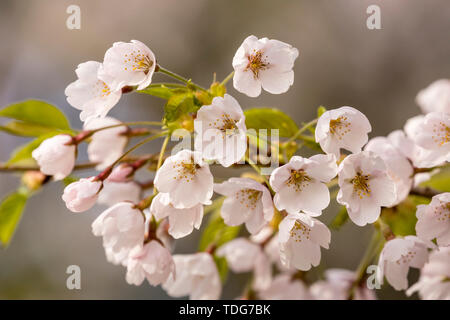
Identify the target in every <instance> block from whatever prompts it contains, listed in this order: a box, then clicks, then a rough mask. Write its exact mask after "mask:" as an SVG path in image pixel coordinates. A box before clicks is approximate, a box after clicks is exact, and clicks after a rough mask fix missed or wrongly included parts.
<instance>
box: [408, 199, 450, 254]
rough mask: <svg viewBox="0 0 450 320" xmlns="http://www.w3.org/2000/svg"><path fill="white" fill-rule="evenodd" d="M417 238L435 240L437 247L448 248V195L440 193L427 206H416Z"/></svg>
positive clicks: (449, 237) (449, 238)
mask: <svg viewBox="0 0 450 320" xmlns="http://www.w3.org/2000/svg"><path fill="white" fill-rule="evenodd" d="M416 215H417V219H418V221H417V223H416V233H417V236H418V237H419V238H421V239H423V240H428V241H430V240H433V239H436V243H437V244H438V246H450V193H449V192H447V193H441V194H438V195H436V196H434V197H433V198H432V199H431V203H430V204H428V205H425V204H422V205H418V206H417V213H416Z"/></svg>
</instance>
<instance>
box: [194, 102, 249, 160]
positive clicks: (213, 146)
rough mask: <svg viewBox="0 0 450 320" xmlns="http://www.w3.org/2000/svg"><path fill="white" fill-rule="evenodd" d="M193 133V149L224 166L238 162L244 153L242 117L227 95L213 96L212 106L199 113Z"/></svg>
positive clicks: (202, 109) (245, 140)
mask: <svg viewBox="0 0 450 320" xmlns="http://www.w3.org/2000/svg"><path fill="white" fill-rule="evenodd" d="M194 130H195V132H196V134H197V135H196V137H195V150H196V151H199V152H201V153H202V154H203V157H204V158H205V159H207V160H217V161H218V162H219V163H220V164H221V165H223V166H224V167H229V166H230V165H232V164H233V163H236V162H238V161H239V160H241V159H242V157H243V156H244V154H245V151H246V150H247V136H246V130H247V128H246V126H245V116H244V113H243V112H242V109H241V106H240V105H239V103H238V102H237V101H236V99H234V98H233V97H232V96H230V95H229V94H225V96H224V97H223V98H222V97H215V98H214V99H213V101H212V103H211V105H207V106H203V107H201V108H200V110H198V112H197V118H196V120H195V121H194Z"/></svg>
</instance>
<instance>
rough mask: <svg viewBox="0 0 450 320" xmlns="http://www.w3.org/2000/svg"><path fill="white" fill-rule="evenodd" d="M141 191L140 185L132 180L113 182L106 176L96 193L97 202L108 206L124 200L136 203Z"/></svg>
mask: <svg viewBox="0 0 450 320" xmlns="http://www.w3.org/2000/svg"><path fill="white" fill-rule="evenodd" d="M141 191H142V190H141V187H140V186H139V185H138V184H137V183H136V182H134V181H125V182H114V181H111V180H109V177H108V179H106V180H105V181H104V182H103V189H102V192H100V194H99V195H98V200H97V202H98V203H99V204H105V205H108V206H112V205H115V204H116V203H119V202H125V201H128V202H132V203H138V202H139V200H140V196H141Z"/></svg>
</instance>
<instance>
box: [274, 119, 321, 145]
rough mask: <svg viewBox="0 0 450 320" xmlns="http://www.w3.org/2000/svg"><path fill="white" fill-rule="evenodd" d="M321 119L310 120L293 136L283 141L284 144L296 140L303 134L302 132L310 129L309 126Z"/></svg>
mask: <svg viewBox="0 0 450 320" xmlns="http://www.w3.org/2000/svg"><path fill="white" fill-rule="evenodd" d="M318 120H319V119H314V120H312V121H310V122H308V123H307V124H305V125H304V126H303V127H301V128H300V129H299V130H298V131H297V132H296V133H295V134H294V135H293V136H292V137H291V138H289V140H287V141H286V142H284V143H283V145H288V144H289V143H291V142H292V141H295V140H296V139H297V138H299V137H300V136H301V134H302V133H303V132H305V131H306V130H308V129H309V127H311V126H313V125H315V124H316V123H317V121H318Z"/></svg>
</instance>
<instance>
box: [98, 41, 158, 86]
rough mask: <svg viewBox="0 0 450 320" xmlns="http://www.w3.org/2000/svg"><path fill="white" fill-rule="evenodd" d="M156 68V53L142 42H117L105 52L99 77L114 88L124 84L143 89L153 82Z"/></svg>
mask: <svg viewBox="0 0 450 320" xmlns="http://www.w3.org/2000/svg"><path fill="white" fill-rule="evenodd" d="M155 68H156V58H155V55H154V54H153V52H152V51H151V50H150V49H149V48H148V47H147V46H146V45H145V44H143V43H142V42H140V41H137V40H131V42H115V43H114V44H113V46H112V47H111V48H109V49H108V50H107V51H106V53H105V58H104V60H103V68H102V69H101V70H100V72H99V77H100V78H101V79H102V80H104V81H105V82H106V83H108V85H109V86H110V87H111V88H112V89H113V90H120V89H122V88H123V87H124V86H137V90H142V89H144V88H146V87H147V86H148V85H149V84H150V83H151V82H152V76H153V73H154V72H155Z"/></svg>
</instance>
